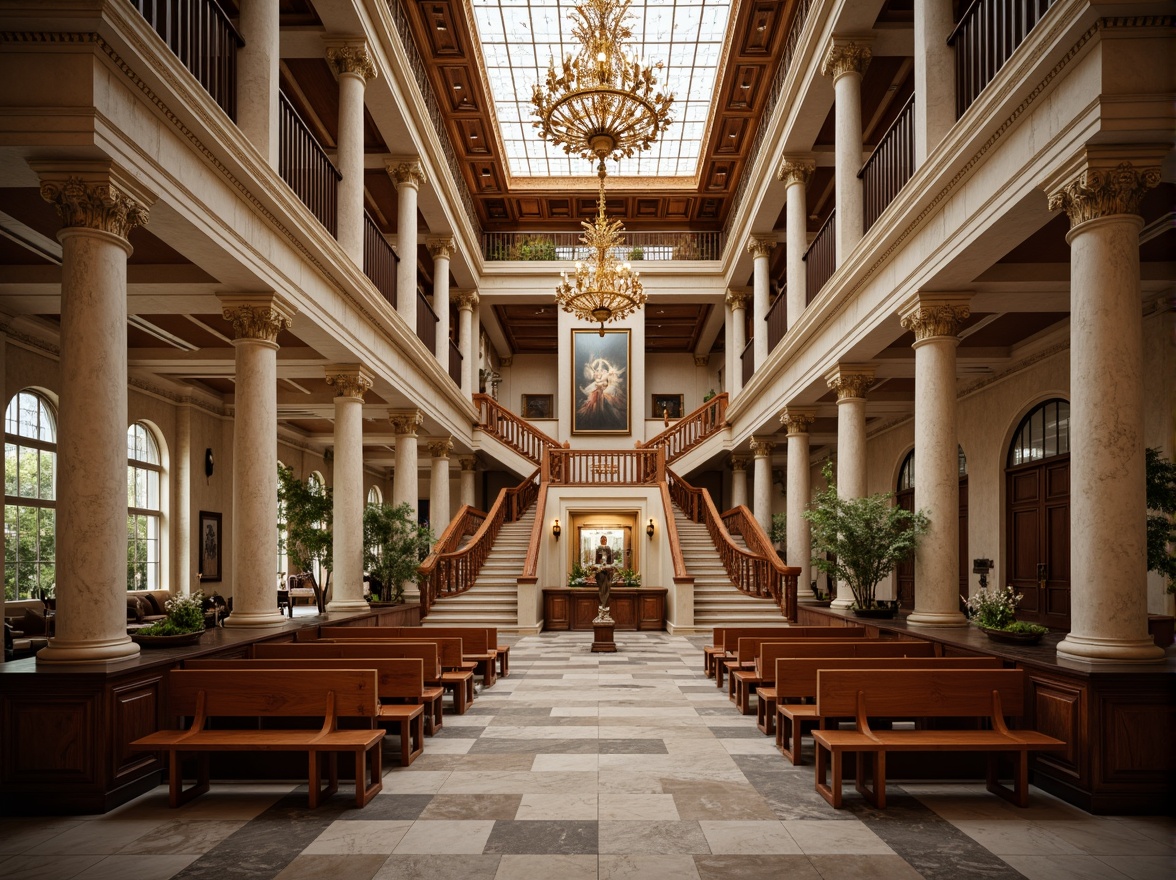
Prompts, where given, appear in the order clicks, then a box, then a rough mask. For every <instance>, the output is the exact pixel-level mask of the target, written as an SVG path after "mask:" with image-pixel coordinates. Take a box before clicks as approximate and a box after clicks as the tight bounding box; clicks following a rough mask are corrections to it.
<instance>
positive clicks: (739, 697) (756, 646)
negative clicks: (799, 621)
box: [721, 626, 879, 715]
mask: <svg viewBox="0 0 1176 880" xmlns="http://www.w3.org/2000/svg"><path fill="white" fill-rule="evenodd" d="M797 629H800V627H797ZM804 629H806V630H808V629H810V627H805V628H804ZM811 629H814V630H815V629H817V628H816V627H812V628H811ZM821 629H823V630H825V631H824V632H821V633H819V634H818V635H808V634H805V635H798V636H793V637H781V636H771V637H768V636H740V637H739V638H738V639H737V641H736V643H735V656H734V657H733V658H732V659H730V660H723V661H721V663H722V665H724V666H726V668H727V672H728V676H727V699H729V700H731V702H733V703H735V705H736V706H738V707H739V711H740V712H741V713H742V714H744V715H750V714H751V694H752V693H753V692H754V691H755V689H756V688H757V687H758V686H759V684H760V683H761V682H762V681H763V677H764V676H763V670H761V669H760V666H759V664H758V663H757V660H758V658H759V655H760V648H761V646H762V645H767V644H799V643H802V642H803V643H807V642H818V643H820V642H829V641H835V642H842V641H863V642H864V641H871V642H876V641H879V640H878V639H871V638H869V637H868V636H867V635H866V632H865V630H864V629H863V628H862V627H852V628H850V627H839V626H828V627H821ZM847 629H848V630H849V632H848V633H846V630H847ZM768 668H769V669H774V668H775V667H774V666H772V667H768Z"/></svg>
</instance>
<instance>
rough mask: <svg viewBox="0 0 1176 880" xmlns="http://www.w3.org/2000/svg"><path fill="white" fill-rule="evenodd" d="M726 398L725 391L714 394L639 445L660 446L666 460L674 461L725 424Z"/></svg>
mask: <svg viewBox="0 0 1176 880" xmlns="http://www.w3.org/2000/svg"><path fill="white" fill-rule="evenodd" d="M727 400H728V396H727V392H726V391H724V392H723V393H722V394H716V395H715V396H714V397H712V398H711V399H710V400H708V401H707V402H706V403H704V404H703V405H702V406H700V407H699V408H698V409H696V410H695V411H694V412H692V413H690V414H689V415H687V416H684V417H682V418H680V419H678V421H677V422H675V423H674V424H673V425H671V426H670V427H669V428H667V429H666V430H664V431H662V432H661V433H660V434H658V435H657V436H655V437H651V438H650V439H649V440H647V441H646V442H645V443H642V444H641V445H642V446H643V447H644V448H645V449H653V448H655V447H658V446H661V447H663V448H664V449H665V450H666V462H667V463H669V462H671V461H674V460H675V459H676V458H678V457H680V456H682V455H685V454H686V453H687V452H689V451H690V450H691V449H693V448H694V447H695V446H697V445H698V444H699V443H701V442H702V441H703V440H705V439H706V438H707V437H709V436H710V435H711V434H713V433H714V432H715V431H717V430H719V428H721V427H723V426H724V425H726V424H727Z"/></svg>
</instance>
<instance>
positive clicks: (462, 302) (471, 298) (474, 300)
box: [449, 290, 481, 311]
mask: <svg viewBox="0 0 1176 880" xmlns="http://www.w3.org/2000/svg"><path fill="white" fill-rule="evenodd" d="M449 295H450V297H451V298H452V299H453V300H455V301H456V302H457V308H458V310H459V311H460V310H461V309H473V308H476V307H477V305H478V303H480V302H481V300H480V299H478V291H476V290H451V291H449Z"/></svg>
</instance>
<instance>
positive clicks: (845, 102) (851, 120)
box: [823, 42, 870, 266]
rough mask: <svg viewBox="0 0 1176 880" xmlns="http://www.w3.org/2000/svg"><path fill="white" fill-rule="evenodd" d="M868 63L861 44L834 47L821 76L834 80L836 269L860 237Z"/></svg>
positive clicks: (866, 53) (868, 50)
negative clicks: (864, 90)
mask: <svg viewBox="0 0 1176 880" xmlns="http://www.w3.org/2000/svg"><path fill="white" fill-rule="evenodd" d="M869 63H870V49H869V47H867V46H865V45H863V44H862V43H860V42H849V43H840V42H839V43H835V44H834V45H833V46H832V47H831V48H830V50H829V54H828V55H827V56H826V58H825V65H824V68H823V73H824V74H825V75H826V76H831V77H833V91H834V95H835V97H834V101H835V103H834V119H833V122H834V140H835V143H834V148H833V152H834V172H833V176H834V181H835V184H834V185H835V186H836V190H837V192H836V197H835V199H834V202H835V205H836V210H837V219H836V221H835V227H836V228H835V234H836V239H837V241H836V247H837V265H838V266H840V265H841V264H842V263H843V262H844V261H845V260H846V258H847V257H848V256H849V254H850V251H852V250H853V249H854V248H855V247H856V246H857V243H858V241H860V240H861V237H862V226H863V223H864V218H865V209H864V195H863V191H862V182H861V180H860V179H859V178H858V176H857V175H858V172H859V171H860V170H861V168H862V74H864V73H865V71H866V68H867V67H868V66H869Z"/></svg>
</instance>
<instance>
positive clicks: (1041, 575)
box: [1037, 562, 1047, 589]
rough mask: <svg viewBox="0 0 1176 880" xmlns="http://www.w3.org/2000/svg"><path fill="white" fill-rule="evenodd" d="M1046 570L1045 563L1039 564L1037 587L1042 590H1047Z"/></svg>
mask: <svg viewBox="0 0 1176 880" xmlns="http://www.w3.org/2000/svg"><path fill="white" fill-rule="evenodd" d="M1046 570H1047V569H1046V564H1045V563H1044V562H1039V563H1037V586H1038V587H1039V588H1041V589H1045V578H1046Z"/></svg>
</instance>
